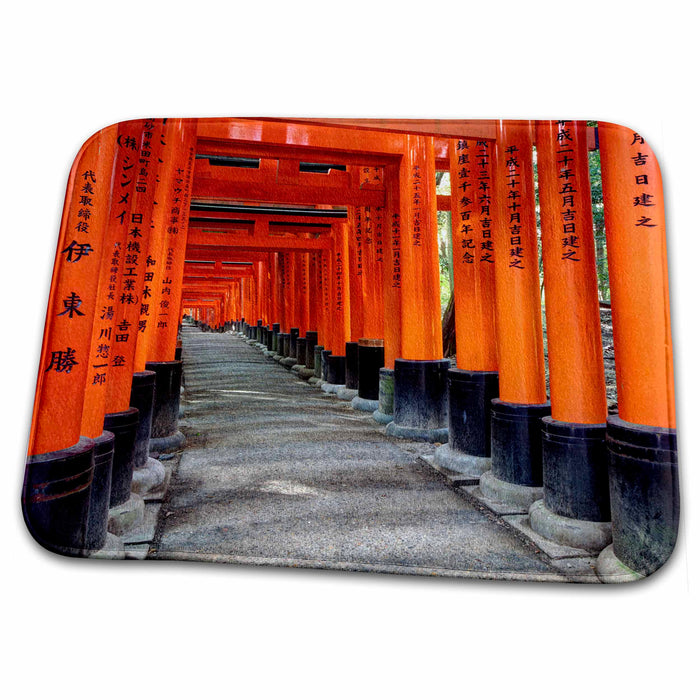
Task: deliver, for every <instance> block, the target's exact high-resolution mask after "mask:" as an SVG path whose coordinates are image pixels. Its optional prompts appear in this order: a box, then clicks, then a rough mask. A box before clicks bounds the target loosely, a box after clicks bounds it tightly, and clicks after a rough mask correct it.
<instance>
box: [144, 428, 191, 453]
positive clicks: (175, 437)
mask: <svg viewBox="0 0 700 700" xmlns="http://www.w3.org/2000/svg"><path fill="white" fill-rule="evenodd" d="M185 442H186V440H185V436H184V435H183V434H182V433H181V432H180V431H179V430H178V431H176V432H174V433H173V434H172V435H166V436H165V437H158V438H154V437H152V438H151V441H150V442H149V443H148V449H149V451H150V452H154V453H157V454H163V453H167V452H176V451H177V450H179V449H180V448H181V447H184V446H185Z"/></svg>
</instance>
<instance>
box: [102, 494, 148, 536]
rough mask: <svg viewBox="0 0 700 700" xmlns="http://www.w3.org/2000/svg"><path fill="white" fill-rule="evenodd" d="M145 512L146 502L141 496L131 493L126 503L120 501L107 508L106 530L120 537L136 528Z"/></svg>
mask: <svg viewBox="0 0 700 700" xmlns="http://www.w3.org/2000/svg"><path fill="white" fill-rule="evenodd" d="M145 512H146V504H145V503H144V500H143V498H141V496H139V495H138V494H136V493H132V494H131V496H130V497H129V500H128V501H126V503H122V504H120V505H118V506H114V508H110V509H109V518H108V520H107V530H108V531H109V532H111V533H112V534H113V535H117V536H118V537H121V536H122V535H125V534H127V533H128V532H129V530H133V529H135V528H137V527H138V526H139V525H140V524H141V523H142V522H143V517H144V514H145Z"/></svg>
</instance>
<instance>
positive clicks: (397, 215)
mask: <svg viewBox="0 0 700 700" xmlns="http://www.w3.org/2000/svg"><path fill="white" fill-rule="evenodd" d="M385 177H386V179H387V201H386V207H385V210H384V230H385V231H386V235H385V238H386V245H385V254H384V259H383V261H382V302H383V309H384V327H383V338H384V366H385V367H386V368H387V369H394V360H395V359H396V358H397V357H401V356H402V355H401V324H402V317H401V285H402V281H403V277H402V269H401V207H400V197H399V167H398V166H389V167H387V168H386V169H385Z"/></svg>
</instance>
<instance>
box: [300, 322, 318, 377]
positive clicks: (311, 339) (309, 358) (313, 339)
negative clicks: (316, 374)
mask: <svg viewBox="0 0 700 700" xmlns="http://www.w3.org/2000/svg"><path fill="white" fill-rule="evenodd" d="M317 345H318V333H317V332H316V331H306V358H304V364H305V365H306V369H314V367H315V348H316V346H317ZM301 361H302V358H301V357H300V358H299V362H301Z"/></svg>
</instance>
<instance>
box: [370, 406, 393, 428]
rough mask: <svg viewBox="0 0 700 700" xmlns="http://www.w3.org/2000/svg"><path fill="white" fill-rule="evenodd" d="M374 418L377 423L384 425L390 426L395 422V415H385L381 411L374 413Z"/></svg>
mask: <svg viewBox="0 0 700 700" xmlns="http://www.w3.org/2000/svg"><path fill="white" fill-rule="evenodd" d="M372 418H374V420H376V421H377V423H381V424H382V425H388V424H389V423H391V422H392V421H393V420H394V414H393V413H392V414H389V413H383V412H382V411H380V410H379V409H377V410H376V411H374V413H372Z"/></svg>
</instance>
